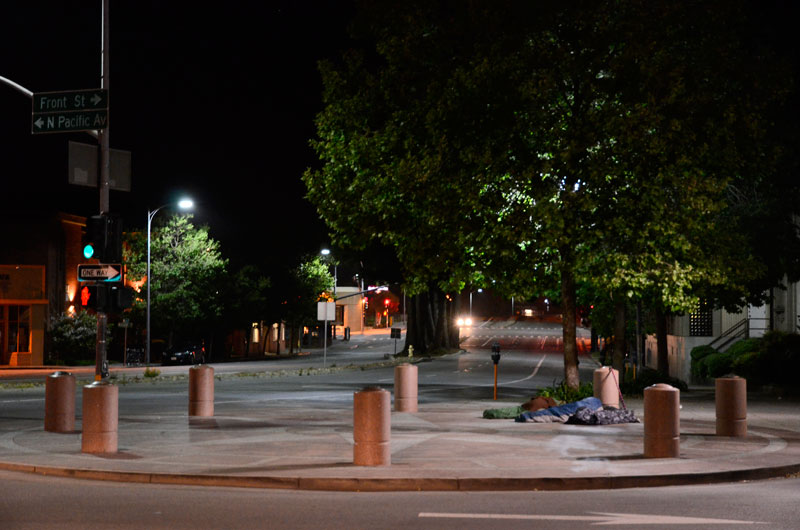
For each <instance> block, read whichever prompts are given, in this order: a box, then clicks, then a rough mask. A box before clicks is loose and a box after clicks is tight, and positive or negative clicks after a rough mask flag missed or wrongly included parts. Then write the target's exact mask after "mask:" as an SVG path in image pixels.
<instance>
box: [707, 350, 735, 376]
mask: <svg viewBox="0 0 800 530" xmlns="http://www.w3.org/2000/svg"><path fill="white" fill-rule="evenodd" d="M702 363H703V365H704V366H705V369H704V373H705V377H710V378H715V377H722V376H723V375H728V374H730V373H731V370H732V368H733V356H732V355H731V354H730V353H728V352H725V353H712V354H711V355H709V356H708V357H706V358H705V359H703V361H702Z"/></svg>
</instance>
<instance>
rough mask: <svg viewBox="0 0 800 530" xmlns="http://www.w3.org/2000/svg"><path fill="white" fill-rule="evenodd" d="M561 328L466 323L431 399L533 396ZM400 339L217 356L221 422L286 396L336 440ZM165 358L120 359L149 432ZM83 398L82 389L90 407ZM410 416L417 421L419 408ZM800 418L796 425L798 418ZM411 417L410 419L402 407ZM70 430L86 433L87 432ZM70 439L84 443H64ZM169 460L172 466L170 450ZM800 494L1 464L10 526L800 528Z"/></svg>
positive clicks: (790, 485) (9, 416)
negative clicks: (122, 473)
mask: <svg viewBox="0 0 800 530" xmlns="http://www.w3.org/2000/svg"><path fill="white" fill-rule="evenodd" d="M462 331H464V330H462ZM559 331H560V328H559V327H558V326H557V325H554V324H543V323H541V322H510V321H485V322H481V323H478V324H477V325H476V326H474V327H473V328H472V329H470V330H469V334H468V335H467V336H465V335H463V334H462V337H463V338H464V340H463V342H462V345H463V346H464V347H465V348H466V349H467V351H463V352H461V353H457V354H451V355H447V356H444V357H441V358H436V359H433V360H430V361H426V362H422V363H420V364H419V365H418V366H419V367H420V368H419V372H420V380H419V402H420V407H425V406H434V405H437V404H440V405H441V404H446V403H448V402H449V401H456V400H461V401H466V402H472V403H478V404H480V405H481V406H482V407H485V408H490V407H493V406H501V405H502V406H508V405H510V404H514V403H520V402H522V401H523V400H527V399H528V398H530V397H532V396H533V395H535V393H536V390H537V389H539V388H542V387H544V386H549V385H552V384H554V383H558V382H560V380H561V379H562V374H563V359H562V356H561V355H558V352H557V348H558V341H559V340H560V337H559V335H558V333H559ZM494 341H498V342H500V343H501V352H502V357H501V360H500V364H499V377H498V380H499V393H498V394H499V395H498V401H494V400H493V399H492V386H493V363H492V361H491V358H490V348H491V343H492V342H494ZM393 342H394V341H393V340H391V339H389V337H388V330H386V331H381V332H373V333H371V334H366V335H364V336H354V338H353V340H351V341H350V342H349V343H348V342H343V341H338V340H337V341H335V342H334V344H332V345H331V347H330V348H328V350H327V353H326V358H325V360H324V361H323V353H322V352H321V351H320V350H318V349H312V350H310V351H308V352H307V353H308V355H303V356H299V357H295V358H291V359H284V360H273V361H258V362H255V361H251V362H246V363H224V364H214V365H213V366H214V368H215V371H216V373H217V374H218V376H219V377H218V379H217V381H215V407H216V412H215V415H216V416H217V417H218V418H219V420H218V422H219V424H220V426H226V424H230V423H238V425H239V427H238V429H240V430H239V431H238V432H239V433H240V434H239V435H240V436H241V435H246V434H243V433H246V432H247V431H248V430H252V432H251V433H250V434H251V436H255V435H256V434H257V432H258V429H262V430H263V429H272V430H275V429H276V428H278V427H281V425H280V424H264V425H261V424H259V423H258V422H251V421H246V419H245V418H235V417H233V416H231V414H239V415H241V414H242V413H243V412H242V411H250V413H252V414H253V417H257V416H258V414H259V411H260V410H276V409H285V410H286V411H287V412H288V411H304V410H307V411H308V412H307V414H309V416H311V411H314V412H315V413H316V414H317V416H315V418H317V419H316V421H315V425H316V426H314V425H309V426H308V427H305V426H303V425H302V418H297V419H294V418H293V421H292V422H291V425H289V424H288V423H287V425H288V427H287V428H286V438H285V439H286V443H290V440H291V439H292V438H291V437H290V435H291V433H298V432H300V429H303V430H304V431H307V432H309V433H312V435H313V436H320V438H318V439H319V440H320V441H323V440H333V439H332V438H323V437H322V436H323V435H324V433H325V432H327V431H330V430H331V428H332V426H328V427H326V423H325V422H324V420H320V419H319V418H324V411H325V410H342V409H348V408H349V407H351V406H352V401H353V393H354V392H356V391H358V390H360V389H362V388H364V387H365V386H370V385H378V386H381V387H384V388H391V386H392V384H393V367H392V366H391V365H390V364H388V363H389V362H390V361H389V360H387V359H386V358H385V354H386V353H392V351H393V348H394V344H393ZM584 352H585V350H583V349H581V355H580V359H581V363H580V370H581V379H582V380H583V381H588V380H591V374H592V371H593V370H594V368H595V367H596V365H595V364H594V363H593V362H592V361H590V359H589V358H588V357H587V356H586V355H585V353H584ZM323 363H324V364H325V365H326V368H325V369H323ZM383 363H387V364H385V365H383ZM159 369H162V370H163V373H162V376H161V377H159V378H157V379H156V380H154V381H151V380H146V379H138V380H136V379H135V377H137V375H140V373H141V369H138V368H117V369H112V374H113V375H114V376H115V381H116V382H117V384H118V385H119V387H120V397H119V415H120V418H121V420H125V421H126V423H127V424H128V425H132V426H137V425H138V427H136V429H137V431H139V435H138V436H140V437H141V436H145V437H146V436H148V435H147V433H148V432H152V433H153V436H156V431H152V429H156V430H157V429H159V420H158V418H159V417H164V418H166V417H173V418H176V417H177V418H180V417H185V410H186V384H187V383H186V377H185V375H186V372H187V371H188V367H185V366H181V367H163V368H161V367H159ZM16 375H19V373H18V374H16ZM91 376H92V374H91V372H90V371H86V372H85V373H82V374H81V375H80V377H81V379H83V380H87V381H88V380H89V379H91ZM43 377H44V374H43V373H38V374H37V373H28V374H27V375H26V377H25V378H22V379H14V380H11V381H6V382H5V383H3V384H1V385H0V420H3V419H5V420H9V421H14V420H26V421H27V420H30V419H36V418H41V417H42V414H43V408H44V387H43V385H41V384H29V383H28V381H33V382H34V383H36V382H41V380H42V378H43ZM132 378H134V379H133V380H132ZM80 406H81V392H80V391H78V392H77V410H78V411H80V410H81V409H80ZM754 408H755V407H754ZM237 411H238V412H237ZM320 414H321V416H320ZM408 420H409V421H412V420H413V415H412V416H409V417H408ZM184 421H185V420H184ZM287 421H288V418H287ZM493 425H497V424H493ZM487 427H488V425H487ZM789 427H792V428H796V426H795V425H794V423H792V425H790V426H789ZM398 428H399V429H402V421H401V422H399V423H398ZM148 429H151V430H148ZM193 432H194V433H195V434H190V438H189V440H188V442H189V443H195V444H197V445H196V446H195V451H197V449H198V448H200V451H201V452H200V453H199V454H204V453H203V452H202V451H208V450H210V449H211V447H212V446H211V445H210V444H211V443H217V444H220V443H224V442H225V436H226V432H234V431H227V430H219V432H218V434H217V435H214V436H212V434H213V433H212V432H211V431H209V432H208V433H207V434H205V431H204V429H203V427H202V425H200V426H198V430H196V431H193ZM316 433H318V434H316ZM32 434H35V433H32ZM339 434H344V433H342V432H340V433H339ZM478 434H479V433H477V432H476V433H475V435H478ZM66 436H67V437H71V438H70V439H71V440H73V441H72V442H71V443H73V444H74V443H75V440H76V439H77V438H75V435H74V434H73V435H66ZM128 436H133V433H132V432H131V433H129V434H128ZM193 438H194V440H193ZM0 441H2V442H3V443H4V444H5V445H7V446H8V447H22V446H20V445H19V444H17V443H16V442H15V440H14V439H12V438H9V437H8V436H6V437H4V439H3V440H0ZM65 441H66V439H65ZM154 442H155V440H154ZM423 443H424V442H423ZM123 445H124V442H123ZM203 447H207V448H208V449H202V448H203ZM153 450H155V448H154V449H153ZM64 451H67V452H69V451H74V449H67V448H66V447H65V448H64ZM64 454H66V453H64ZM54 456H56V455H54ZM62 456H63V455H62ZM86 458H94V457H86ZM104 458H121V459H132V458H137V457H136V456H135V454H134V453H133V452H131V451H121V452H120V454H119V455H117V456H108V457H104ZM261 458H266V457H261ZM514 458H515V455H514V454H508V455H507V459H509V460H513V459H514ZM266 461H267V460H264V462H266ZM276 464H277V463H276ZM289 467H291V466H289ZM165 469H170V467H169V464H168V463H167V462H165ZM798 494H800V479H798V478H797V477H796V476H795V477H791V478H785V479H773V480H764V481H757V482H746V483H731V484H718V485H704V486H674V487H667V488H663V487H656V488H640V489H610V490H586V491H581V490H578V491H565V492H559V491H550V492H544V491H543V492H537V491H523V492H518V491H514V492H437V491H429V492H385V493H366V492H351V493H343V492H330V491H303V490H280V489H279V490H272V489H248V488H230V487H199V486H186V485H184V486H170V485H160V484H138V483H131V482H126V483H116V482H96V481H92V480H76V479H69V478H57V477H48V476H42V475H38V474H37V475H33V474H25V473H14V472H9V471H0V523H2V524H0V527H2V528H3V529H4V530H5V529H13V530H16V529H29V528H37V529H38V528H59V529H93V528H98V529H100V528H102V529H107V528H187V529H188V528H191V529H196V528H236V529H239V528H409V527H411V528H453V529H464V528H487V527H500V526H502V528H531V527H535V528H548V529H550V528H554V529H558V528H584V527H587V526H594V525H598V526H611V527H625V528H640V527H642V528H649V527H655V528H667V527H672V526H679V527H681V528H707V527H716V528H738V527H744V526H751V525H759V526H764V527H767V528H785V529H790V528H796V527H797V524H796V507H795V506H796V501H797V498H798Z"/></svg>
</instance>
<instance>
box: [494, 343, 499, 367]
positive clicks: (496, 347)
mask: <svg viewBox="0 0 800 530" xmlns="http://www.w3.org/2000/svg"><path fill="white" fill-rule="evenodd" d="M492 361H493V362H494V364H497V363H499V362H500V343H499V342H493V343H492Z"/></svg>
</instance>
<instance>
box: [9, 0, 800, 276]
mask: <svg viewBox="0 0 800 530" xmlns="http://www.w3.org/2000/svg"><path fill="white" fill-rule="evenodd" d="M351 4H352V3H351V2H349V1H348V2H345V1H323V0H316V1H313V2H308V1H300V0H296V1H292V0H281V1H277V2H275V1H263V2H255V1H231V2H223V3H219V2H217V3H203V2H194V1H192V2H189V1H164V0H137V1H120V0H112V1H111V7H110V14H111V30H110V35H111V45H110V51H111V75H110V83H111V90H110V101H111V106H110V123H111V129H110V141H111V147H112V148H117V149H125V150H130V151H131V152H132V157H133V190H132V192H130V193H122V192H117V191H112V192H111V198H110V205H111V211H112V212H116V213H119V214H121V215H122V216H123V218H124V222H125V226H126V229H129V228H142V227H144V226H145V224H146V214H147V211H148V209H153V208H155V207H157V206H160V205H162V204H164V203H168V202H172V201H175V200H176V199H177V198H178V197H179V196H180V195H182V194H189V195H191V196H192V197H193V198H194V199H195V201H196V203H197V208H196V212H195V219H196V221H198V222H200V223H204V224H208V225H209V226H210V227H211V231H212V236H213V237H215V238H217V239H219V240H220V241H221V242H222V245H223V252H224V253H225V254H226V255H227V256H228V257H231V258H232V260H233V262H234V265H237V264H241V263H243V262H246V261H251V262H260V263H264V264H274V263H279V262H281V261H286V260H292V259H294V257H295V256H296V255H298V254H299V253H301V252H313V253H315V252H317V251H319V249H320V248H322V247H323V246H326V245H327V243H328V237H327V231H326V229H325V226H324V225H323V223H322V222H321V221H320V220H319V219H318V216H317V214H316V211H315V209H314V208H313V207H312V206H311V205H310V204H309V203H308V202H307V201H306V200H305V199H304V198H303V197H304V194H305V187H304V185H303V184H302V182H301V180H300V176H301V175H302V173H303V171H304V170H305V168H307V167H308V166H312V165H314V164H316V163H317V161H316V157H315V156H314V154H313V152H312V151H311V149H310V148H309V146H308V141H309V139H310V138H311V137H312V136H313V134H314V125H313V118H314V116H315V114H316V113H317V112H318V111H319V110H320V108H321V82H320V78H319V74H318V71H317V61H318V60H319V59H322V58H326V57H331V58H333V57H337V56H339V55H340V52H341V50H342V49H343V48H345V47H347V46H349V44H350V43H349V41H348V32H347V27H348V23H349V21H350V19H351V18H352V15H353V7H352V5H351ZM751 5H752V7H753V11H752V13H753V38H754V39H755V40H762V39H767V40H772V41H773V42H772V44H773V45H774V47H775V48H776V49H784V51H786V50H785V48H787V47H790V48H791V50H789V53H788V55H790V56H791V57H793V60H794V61H795V66H796V64H797V63H796V61H797V55H798V54H797V49H798V46H797V39H796V35H795V31H796V27H795V25H796V21H797V17H796V13H797V9H796V8H795V7H794V3H793V2H790V1H788V0H786V1H784V0H768V1H766V2H762V1H759V2H755V1H754V2H752V4H751ZM100 22H101V0H66V1H65V0H37V1H30V0H4V1H3V2H2V3H0V50H2V52H0V76H4V77H7V78H9V79H11V80H13V81H15V82H17V83H19V84H21V85H23V86H25V87H27V88H28V89H30V90H32V91H34V92H46V91H58V90H75V89H89V88H97V87H99V86H100V65H101V61H100V43H101V33H100ZM465 38H468V36H465ZM69 140H73V141H79V142H85V143H93V142H95V140H94V139H93V138H92V137H90V136H89V135H87V134H86V133H62V134H47V135H32V134H31V102H30V100H29V99H28V98H26V97H25V96H23V95H22V94H20V93H19V92H17V91H15V90H13V89H11V88H9V87H7V86H6V85H4V84H0V186H1V187H2V189H0V200H2V205H3V206H2V207H3V208H4V209H5V210H6V211H10V210H13V209H19V208H23V209H32V208H36V209H40V210H44V211H63V212H67V213H74V214H79V215H91V214H95V213H97V211H98V209H99V199H98V194H97V191H96V190H95V189H91V188H85V187H78V186H72V185H69V184H67V142H68V141H69ZM167 213H168V212H162V213H159V218H162V216H164V215H165V214H167Z"/></svg>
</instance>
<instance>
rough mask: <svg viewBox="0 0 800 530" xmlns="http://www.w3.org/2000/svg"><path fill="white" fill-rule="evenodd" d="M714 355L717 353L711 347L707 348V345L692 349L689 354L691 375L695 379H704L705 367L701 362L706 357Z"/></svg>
mask: <svg viewBox="0 0 800 530" xmlns="http://www.w3.org/2000/svg"><path fill="white" fill-rule="evenodd" d="M715 353H719V352H718V351H717V350H715V349H714V348H713V347H711V346H709V345H708V344H704V345H702V346H695V347H694V348H692V352H691V354H690V356H691V358H692V361H691V362H692V365H691V370H692V375H693V376H694V377H697V378H700V379H702V378H704V377H706V371H705V370H706V367H705V363H704V362H703V361H704V360H705V358H706V357H708V356H709V355H713V354H715Z"/></svg>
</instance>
